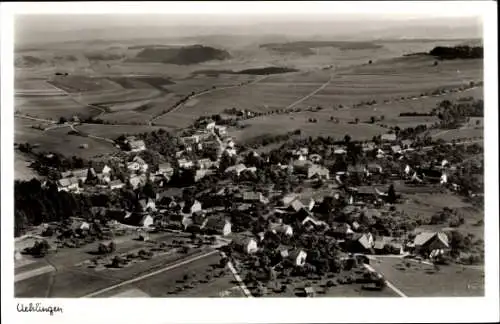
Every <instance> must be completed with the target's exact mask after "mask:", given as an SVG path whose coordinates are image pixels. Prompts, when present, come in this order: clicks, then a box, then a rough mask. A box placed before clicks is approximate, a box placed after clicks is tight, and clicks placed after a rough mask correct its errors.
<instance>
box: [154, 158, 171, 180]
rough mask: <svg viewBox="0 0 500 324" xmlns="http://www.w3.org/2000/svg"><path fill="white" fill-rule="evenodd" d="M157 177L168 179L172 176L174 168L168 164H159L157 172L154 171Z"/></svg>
mask: <svg viewBox="0 0 500 324" xmlns="http://www.w3.org/2000/svg"><path fill="white" fill-rule="evenodd" d="M156 174H157V175H163V176H165V177H167V178H170V177H172V176H173V175H174V168H173V167H172V165H171V164H170V163H168V162H167V163H160V164H159V165H158V171H156Z"/></svg>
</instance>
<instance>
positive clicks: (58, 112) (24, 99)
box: [14, 90, 99, 120]
mask: <svg viewBox="0 0 500 324" xmlns="http://www.w3.org/2000/svg"><path fill="white" fill-rule="evenodd" d="M49 91H51V90H49ZM14 107H15V110H16V111H19V112H20V113H22V114H28V115H30V116H33V117H39V118H44V119H52V120H58V119H59V117H66V118H71V117H73V116H77V115H79V116H82V117H87V116H94V115H97V114H98V113H99V110H97V109H92V108H89V107H86V106H85V105H82V104H80V103H77V102H75V101H74V100H72V99H71V98H69V97H68V96H64V95H50V96H49V95H47V96H26V95H16V96H15V101H14Z"/></svg>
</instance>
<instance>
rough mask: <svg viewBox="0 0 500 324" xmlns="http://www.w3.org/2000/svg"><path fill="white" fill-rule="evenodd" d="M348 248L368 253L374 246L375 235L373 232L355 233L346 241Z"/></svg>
mask: <svg viewBox="0 0 500 324" xmlns="http://www.w3.org/2000/svg"><path fill="white" fill-rule="evenodd" d="M345 247H346V250H347V251H349V252H351V253H366V252H370V250H371V249H372V248H373V235H372V234H371V233H354V234H353V235H352V236H351V238H350V239H349V240H347V241H346V242H345Z"/></svg>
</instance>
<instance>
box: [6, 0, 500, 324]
mask: <svg viewBox="0 0 500 324" xmlns="http://www.w3.org/2000/svg"><path fill="white" fill-rule="evenodd" d="M472 2H474V1H470V2H467V1H464V2H461V3H457V4H456V7H455V9H457V10H456V12H455V11H453V9H454V8H453V6H452V5H453V2H448V4H446V3H444V4H440V3H435V2H426V3H421V4H420V7H419V6H418V2H414V3H412V2H411V1H409V2H404V1H403V2H401V3H402V4H404V3H406V4H408V5H409V6H408V8H406V9H405V6H404V5H402V6H401V8H399V9H398V4H397V3H391V2H380V3H377V2H375V1H374V2H371V3H366V5H367V6H368V7H371V8H374V7H376V6H377V5H380V6H384V7H385V8H388V9H387V11H385V12H384V11H381V10H378V11H370V10H363V5H361V6H359V5H356V4H354V3H353V4H351V6H349V7H348V6H346V5H347V3H342V2H339V5H338V6H337V7H336V6H335V5H334V4H330V6H329V7H328V8H330V9H328V10H326V9H321V8H323V7H324V8H326V5H328V2H321V1H318V2H313V3H312V4H307V3H304V2H302V3H301V2H295V3H292V2H290V3H287V2H281V3H280V2H276V3H273V2H269V3H267V4H266V3H265V2H257V3H255V4H251V3H244V2H242V3H238V2H233V3H227V6H226V4H225V3H216V2H213V3H211V2H205V3H204V4H199V5H200V7H196V3H191V6H186V8H207V10H208V11H209V12H208V11H207V12H203V11H202V10H201V9H200V10H198V11H195V10H193V11H191V12H190V11H189V9H187V10H184V11H182V12H175V10H173V9H172V8H174V7H175V6H176V5H180V6H182V4H181V3H171V4H165V3H163V4H165V6H160V7H159V8H161V9H158V11H156V12H155V10H154V7H155V6H154V4H153V5H152V6H150V7H148V8H149V9H151V8H153V11H149V12H146V11H144V12H141V11H140V10H135V9H134V8H136V9H140V8H141V4H140V3H139V2H135V3H134V2H130V3H128V4H127V3H125V4H123V5H122V7H121V8H122V9H123V8H128V9H127V10H120V8H119V7H120V6H119V5H118V4H119V3H115V4H113V3H108V4H109V6H108V7H106V8H104V7H102V8H101V7H100V5H99V3H97V2H96V3H73V6H69V7H68V8H70V9H69V11H68V12H67V13H64V12H50V10H45V11H44V10H43V8H44V6H43V5H39V6H38V7H36V8H39V9H36V8H35V9H32V10H31V11H29V10H28V11H29V12H24V13H22V12H21V13H16V14H13V15H11V17H10V19H11V21H12V26H11V29H12V30H11V33H12V35H11V36H10V37H11V38H12V44H11V47H12V52H11V53H10V54H9V56H8V58H9V60H10V59H12V60H11V61H7V59H6V56H4V54H3V53H4V52H3V51H4V50H5V48H3V49H2V70H3V71H6V70H5V69H7V67H6V66H7V65H10V67H9V72H10V71H12V75H11V78H9V79H5V78H4V77H5V75H4V72H2V87H4V85H5V83H9V85H8V87H10V88H9V89H10V90H11V92H12V93H11V94H10V95H9V97H10V99H9V100H10V101H8V103H6V102H7V101H5V102H4V101H2V177H1V178H2V180H3V181H2V237H3V238H2V243H8V242H9V241H10V243H8V245H9V247H8V248H9V250H4V247H3V246H2V268H3V269H2V288H4V287H5V286H6V285H7V286H11V288H9V289H10V290H9V291H10V293H9V294H10V295H11V296H9V298H10V299H12V298H14V299H15V302H13V304H12V307H11V308H12V309H10V311H13V312H15V311H16V309H15V307H16V306H15V305H17V311H16V313H17V314H16V315H18V316H19V321H16V322H24V321H23V317H22V316H27V315H24V314H22V312H48V313H50V317H51V319H52V318H54V319H56V318H57V317H58V316H69V315H70V314H68V312H69V310H67V309H65V310H64V312H63V310H62V308H61V307H63V306H61V307H58V306H57V303H56V300H59V299H61V298H63V299H79V300H80V301H81V302H84V301H85V300H93V299H95V298H99V299H100V302H99V303H100V304H101V306H102V307H104V305H106V304H107V301H110V302H112V301H113V300H115V301H116V299H119V298H122V299H120V300H123V301H124V302H125V301H127V300H128V301H129V302H133V301H134V300H135V301H137V300H138V299H136V298H142V299H141V302H143V303H146V300H152V299H156V300H157V301H162V300H163V301H164V303H166V304H165V305H169V304H168V303H169V302H170V300H176V299H181V302H182V303H189V302H190V301H193V300H195V299H199V298H210V300H211V301H214V300H215V301H219V302H220V303H221V304H220V305H224V304H222V303H223V301H225V300H227V301H229V300H234V299H238V300H239V301H243V300H245V299H248V298H254V299H255V298H260V299H262V298H264V299H265V301H262V303H263V304H265V303H268V302H269V303H272V302H273V300H281V299H294V300H299V299H300V298H303V299H302V300H304V298H305V299H310V298H314V300H329V303H330V304H324V305H330V306H327V307H332V308H334V307H335V306H333V305H335V303H336V302H340V301H343V300H346V299H347V300H350V301H352V302H356V301H358V300H361V301H365V302H366V301H367V300H368V301H374V302H377V301H380V300H384V301H387V302H388V303H389V302H391V301H396V300H398V299H399V298H414V297H440V298H452V299H451V301H450V300H449V299H447V300H448V301H449V303H450V304H449V305H453V303H452V301H453V298H454V297H476V298H475V299H476V300H478V301H480V300H481V298H485V297H494V298H496V301H497V302H498V191H493V194H492V193H491V192H490V191H489V190H490V187H496V189H494V188H491V189H492V190H498V173H497V172H498V170H493V169H498V151H496V150H497V149H498V137H497V136H498V133H497V132H498V124H497V122H498V120H497V117H498V101H497V96H498V90H497V83H496V82H497V79H495V80H494V82H495V83H488V82H489V81H488V80H489V79H488V75H487V73H490V74H489V77H493V78H497V68H496V64H497V63H496V62H495V65H494V68H490V67H489V66H488V65H486V63H485V62H486V57H487V56H488V55H489V59H490V61H489V63H492V60H494V61H496V60H497V56H496V54H494V55H491V54H489V52H488V51H491V50H493V47H494V50H495V52H494V53H496V36H495V39H494V40H492V39H489V40H486V38H485V34H486V32H487V30H490V31H491V28H489V29H488V28H486V26H485V24H486V22H485V19H486V18H485V15H484V12H485V11H487V10H480V9H481V8H483V9H484V8H489V10H491V9H493V10H495V11H496V6H488V4H491V3H489V2H488V1H478V2H475V3H476V4H475V6H476V7H474V8H476V9H477V10H474V9H467V8H473V7H472V6H471V3H472ZM314 3H316V4H314ZM87 4H88V6H87ZM158 4H159V5H161V4H162V3H161V2H160V3H158ZM187 4H189V2H188V3H187ZM187 4H186V5H187ZM211 4H213V5H214V6H213V7H212V6H211ZM216 4H218V6H215V5H216ZM461 4H462V5H463V6H461ZM57 5H58V4H55V6H57ZM61 5H62V4H61ZM113 5H116V6H115V8H117V9H116V11H115V12H113V11H112V10H110V9H109V8H113ZM239 5H241V6H242V7H240V8H248V11H247V10H246V9H242V10H240V11H238V6H239ZM288 5H290V8H292V7H294V8H299V9H300V5H301V6H302V7H303V8H304V10H295V11H292V10H291V11H287V6H288ZM390 5H392V7H391V6H390ZM467 5H469V6H467ZM26 6H27V5H26ZM76 6H79V7H81V8H85V7H87V9H88V8H93V9H92V10H90V12H85V9H82V10H80V11H78V10H77V9H75V8H76ZM225 6H226V7H227V8H234V10H235V11H228V12H226V11H224V10H223V9H224V7H225ZM252 6H255V8H254V10H251V7H252ZM308 6H310V8H312V9H314V8H318V9H319V10H316V11H315V10H306V7H308ZM433 6H434V7H433ZM19 7H22V6H19ZM258 7H259V8H261V9H258ZM267 7H269V8H271V7H272V8H281V9H282V10H283V12H275V11H271V9H269V10H267V9H266V8H267ZM22 8H24V7H22ZM71 8H73V9H74V10H72V9H71ZM100 8H101V9H102V10H101V9H100ZM169 8H170V9H169ZM210 8H212V9H210ZM217 8H220V11H218V10H219V9H217ZM227 8H226V9H227ZM342 8H344V10H342ZM345 8H351V9H350V10H347V11H346V10H345ZM390 8H393V9H394V10H393V11H390V10H389V9H390ZM424 8H427V9H425V10H424ZM432 8H435V10H432ZM460 8H462V9H464V8H465V9H464V10H459V9H460ZM2 9H3V8H2ZM94 9H95V10H94ZM336 9H337V10H336ZM419 9H422V10H419ZM37 10H40V12H37ZM259 10H260V11H259ZM21 11H22V10H21ZM495 14H496V13H495ZM494 22H495V24H496V16H495V17H494ZM493 27H494V28H495V31H494V33H495V35H496V26H493ZM5 33H6V32H5ZM2 38H3V37H2ZM4 40H5V39H3V41H4ZM3 45H4V43H3V42H2V47H3ZM492 45H493V46H492ZM491 59H492V60H491ZM489 63H488V64H489ZM491 66H493V65H491ZM4 68H5V69H4ZM489 70H490V71H489ZM491 73H493V74H491ZM488 92H490V93H488ZM492 92H494V93H492ZM4 95H5V93H4V89H2V100H4ZM491 96H493V97H491ZM490 97H491V98H492V99H490ZM6 100H7V99H6ZM492 100H493V101H492ZM495 100H496V101H495ZM7 127H8V129H7ZM492 134H493V135H492ZM495 134H496V135H495ZM486 139H487V140H486ZM487 143H488V145H486V144H487ZM491 150H494V151H491ZM491 152H493V154H492V153H491ZM9 158H10V160H11V161H10V162H9V164H6V163H4V162H5V161H6V159H9ZM485 158H486V159H488V161H485ZM491 158H493V160H490V159H491ZM487 168H488V170H487ZM491 172H493V173H491ZM495 193H496V194H495ZM485 197H486V198H485ZM7 200H8V202H7ZM5 204H7V205H8V206H7V205H5ZM492 204H493V205H492ZM495 204H496V205H495ZM7 208H9V209H7ZM6 222H8V223H6ZM2 245H4V244H2ZM491 246H493V247H491ZM492 248H493V249H494V250H492ZM491 251H493V252H491ZM495 251H496V256H493V254H495ZM4 252H5V253H4ZM12 256H13V258H14V259H13V263H10V262H12V261H11V260H12ZM489 257H494V258H496V259H493V260H492V262H490V263H489V264H488V265H489V266H491V267H493V268H489V269H486V267H485V265H486V264H487V263H488V262H486V260H487V259H488V258H489ZM7 259H8V261H5V262H9V263H5V264H7V266H5V264H4V260H7ZM488 260H489V259H488ZM495 267H496V268H495ZM4 271H11V272H12V275H11V276H10V277H9V280H8V282H5V281H4V278H3V277H4ZM495 271H496V274H495ZM485 274H488V276H486V275H485ZM495 275H496V279H493V280H496V281H493V284H494V285H493V286H490V288H488V285H490V283H489V282H488V280H490V279H491V276H492V277H495ZM490 282H491V281H490ZM495 283H496V285H495ZM2 297H3V294H2ZM272 297H274V298H272ZM82 298H83V299H82ZM145 298H146V299H145ZM31 300H34V301H33V303H31V302H30V301H31ZM436 300H440V299H436ZM35 301H37V302H38V303H40V304H35V303H36V302H35ZM410 301H411V300H410ZM30 303H31V304H30ZM248 303H251V301H248ZM301 303H304V302H301ZM307 303H308V302H307ZM409 304H411V302H410V303H409ZM19 305H21V306H19ZM44 305H45V306H44ZM50 305H52V306H50ZM60 305H62V304H60ZM124 305H125V304H124ZM126 305H133V304H126ZM138 305H142V304H138ZM156 305H161V303H160V304H156ZM218 305H219V304H218ZM243 305H244V304H240V306H242V307H243V309H245V307H244V306H243ZM248 305H250V304H248ZM293 305H296V306H294V307H300V306H299V305H301V304H300V303H297V304H295V303H294V304H293ZM304 305H305V304H304ZM350 305H353V304H350ZM363 305H364V304H363ZM380 305H382V304H380ZM387 305H389V304H387ZM457 305H458V304H457ZM460 305H462V304H460ZM463 305H467V304H463ZM49 306H50V307H51V308H50V309H49V308H47V307H49ZM44 307H45V308H44ZM127 307H128V306H127ZM131 307H132V306H131ZM160 307H161V306H160ZM218 307H224V306H218ZM289 307H290V306H289ZM352 307H355V306H351V311H352V312H361V313H362V312H363V309H364V307H363V308H359V309H358V310H356V309H355V308H352ZM496 307H497V313H496V314H497V315H498V305H497V306H496ZM246 308H247V309H246V311H244V312H245V313H248V312H251V310H250V309H249V307H248V306H247V307H246ZM391 308H393V307H392V306H390V307H388V308H387V309H386V310H385V311H383V312H392V311H393V310H394V309H392V310H391ZM458 308H460V307H458ZM167 309H168V307H167ZM219 309H220V310H218V312H224V311H223V309H222V308H219ZM157 311H158V310H157ZM184 311H185V312H188V313H189V312H194V313H196V311H195V310H194V309H191V310H189V309H186V310H184ZM242 311H243V310H242ZM274 311H275V312H286V308H285V309H282V310H281V311H280V310H279V309H275V310H274ZM365 311H368V309H366V310H365ZM380 311H381V310H380V309H378V312H380ZM423 311H424V309H416V308H415V309H413V312H417V313H418V312H423ZM448 311H450V310H448ZM2 312H3V310H2ZM58 312H60V313H61V314H60V315H58V314H57V313H58ZM79 312H80V313H79V314H82V316H84V315H83V314H85V312H84V311H83V310H79ZM303 312H305V313H309V312H312V311H308V310H307V309H306V308H304V310H303ZM219 315H220V316H223V314H219ZM240 315H241V316H243V315H242V314H240ZM358 315H359V314H358ZM365 315H366V314H365ZM399 315H400V317H398V319H397V320H398V321H408V320H410V321H411V320H412V319H411V318H412V317H410V318H408V317H407V316H408V314H406V315H404V314H399ZM38 316H40V317H44V318H45V317H47V318H49V317H48V316H49V315H38ZM189 316H193V315H189ZM200 316H201V315H200ZM405 316H406V319H404V317H405ZM61 318H62V317H61ZM243 318H244V317H241V320H242V319H243ZM273 318H274V317H273ZM300 318H307V316H306V314H304V316H303V317H300ZM314 318H315V317H314ZM324 318H325V319H326V320H328V321H330V322H331V321H336V318H335V316H334V314H329V317H328V316H326V314H325V316H324ZM165 320H168V319H167V318H166V319H165ZM176 320H177V321H178V322H181V321H182V318H177V319H176ZM368 320H369V319H368ZM92 322H94V321H92ZM96 323H97V322H96ZM107 323H114V322H113V321H111V322H107ZM120 323H125V322H120Z"/></svg>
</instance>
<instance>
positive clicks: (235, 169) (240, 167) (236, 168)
mask: <svg viewBox="0 0 500 324" xmlns="http://www.w3.org/2000/svg"><path fill="white" fill-rule="evenodd" d="M244 170H246V166H245V165H244V164H243V163H239V164H236V165H232V166H230V167H228V168H226V170H224V173H225V174H231V175H235V176H237V177H239V176H240V174H241V172H243V171H244Z"/></svg>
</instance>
